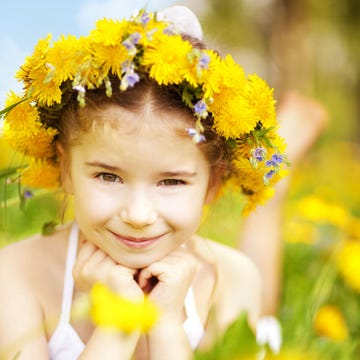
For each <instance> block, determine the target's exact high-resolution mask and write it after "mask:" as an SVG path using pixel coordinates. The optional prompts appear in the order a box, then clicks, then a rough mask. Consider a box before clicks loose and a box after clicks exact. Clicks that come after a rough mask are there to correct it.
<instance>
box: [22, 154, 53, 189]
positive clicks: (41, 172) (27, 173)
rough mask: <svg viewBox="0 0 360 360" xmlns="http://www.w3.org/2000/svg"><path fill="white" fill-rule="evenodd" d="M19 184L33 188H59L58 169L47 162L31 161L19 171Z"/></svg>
mask: <svg viewBox="0 0 360 360" xmlns="http://www.w3.org/2000/svg"><path fill="white" fill-rule="evenodd" d="M20 176H21V182H22V183H23V184H24V185H27V186H30V187H34V188H44V189H53V188H56V187H58V186H59V180H60V169H59V167H58V166H57V165H55V164H53V163H52V162H50V161H47V160H38V159H31V160H30V161H29V166H27V167H26V168H25V169H24V170H21V171H20Z"/></svg>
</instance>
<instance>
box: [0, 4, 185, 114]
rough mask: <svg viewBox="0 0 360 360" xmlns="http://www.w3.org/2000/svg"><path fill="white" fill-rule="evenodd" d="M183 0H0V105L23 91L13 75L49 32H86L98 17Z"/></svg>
mask: <svg viewBox="0 0 360 360" xmlns="http://www.w3.org/2000/svg"><path fill="white" fill-rule="evenodd" d="M182 3H183V1H180V0H8V1H1V3H0V14H1V19H0V49H1V50H0V109H1V108H3V107H4V101H5V98H6V94H7V93H8V92H9V90H10V89H11V90H14V91H15V92H16V93H19V92H21V86H20V84H19V83H18V82H17V81H16V79H15V78H14V76H15V73H16V71H17V70H18V68H19V67H20V65H21V64H22V63H23V62H24V60H25V57H26V56H28V55H30V54H31V53H32V51H33V48H34V46H35V45H36V43H37V42H38V40H39V39H41V38H45V37H46V36H47V35H48V34H49V33H51V34H52V36H53V39H57V38H58V37H59V36H60V35H61V34H64V35H68V34H71V35H77V36H79V35H85V34H87V33H88V31H89V30H90V29H92V28H93V26H94V24H95V22H96V20H97V19H100V18H102V17H104V16H106V17H112V18H123V17H128V16H129V15H131V14H132V13H133V12H134V10H136V9H140V8H147V9H148V10H159V9H162V8H164V7H166V6H169V5H174V4H182Z"/></svg>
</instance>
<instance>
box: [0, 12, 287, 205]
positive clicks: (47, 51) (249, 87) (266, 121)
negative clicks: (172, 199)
mask: <svg viewBox="0 0 360 360" xmlns="http://www.w3.org/2000/svg"><path fill="white" fill-rule="evenodd" d="M50 41H51V36H50V35H49V36H48V37H47V38H46V39H43V40H40V41H39V42H38V44H37V45H36V47H35V49H34V52H33V54H32V55H31V56H29V57H27V59H26V61H25V63H24V64H23V65H22V66H21V68H20V70H19V71H18V73H17V75H16V77H17V78H18V79H19V80H20V81H22V82H23V86H24V92H23V94H22V95H21V96H18V95H16V94H14V93H13V92H11V93H10V94H9V95H8V98H7V102H6V108H5V109H4V110H3V111H2V112H1V113H0V114H1V115H4V116H5V121H4V128H3V136H4V138H6V139H7V140H8V141H9V142H10V144H11V145H12V146H13V147H14V148H15V149H16V150H17V151H19V152H20V153H23V154H24V155H25V156H26V158H27V159H28V165H27V166H26V167H24V168H22V169H20V170H19V172H20V176H19V178H20V180H21V182H22V183H23V184H25V185H28V186H30V187H41V188H51V187H57V186H59V179H60V176H59V164H58V159H57V157H56V152H55V146H54V138H55V136H56V135H57V130H56V129H55V128H53V127H50V126H48V125H46V123H45V122H44V121H43V116H44V113H45V111H44V110H46V112H48V113H49V112H50V113H51V112H53V113H55V114H56V111H61V109H62V107H63V106H64V105H65V104H66V99H67V98H68V97H69V96H68V95H69V93H73V92H77V99H78V102H79V104H80V106H84V105H85V103H86V92H87V91H88V90H92V89H96V88H99V87H100V86H103V87H105V89H106V90H105V91H106V94H107V95H108V96H109V97H110V96H111V95H112V92H113V91H125V90H126V89H128V88H129V87H133V86H136V83H137V82H139V81H140V79H141V76H142V74H147V76H149V77H150V78H152V79H153V80H155V81H156V82H157V83H158V84H159V85H165V86H166V85H171V86H176V87H177V88H178V90H179V93H180V94H181V96H182V99H183V101H184V103H185V104H186V105H187V106H188V107H190V108H191V109H192V110H193V113H194V115H195V118H196V119H195V121H194V127H193V128H191V129H188V133H189V136H191V137H192V139H193V141H194V142H196V143H199V142H201V141H206V139H205V138H204V135H203V131H204V128H203V125H202V121H203V119H205V118H207V117H208V116H209V115H210V114H211V115H212V117H213V128H214V130H215V131H216V132H217V133H218V134H219V135H220V136H222V137H223V138H225V139H226V141H228V142H229V144H230V145H231V149H232V165H233V166H234V167H235V169H236V170H237V171H236V173H234V174H233V176H231V177H230V178H229V180H228V181H227V184H229V185H232V186H235V188H236V190H239V191H241V192H242V193H243V194H245V195H246V197H247V198H248V200H249V201H248V202H247V205H246V206H245V210H250V209H252V208H253V207H254V206H255V205H256V204H257V203H260V202H262V201H263V200H264V199H266V198H267V197H269V195H270V193H271V185H273V184H274V183H275V182H276V181H277V180H278V179H279V178H280V177H281V173H282V171H281V169H282V167H283V165H284V164H286V158H285V156H284V155H283V154H282V152H283V150H284V142H283V140H282V139H281V138H280V137H279V136H278V135H277V133H276V125H277V122H276V117H275V101H274V98H273V89H270V88H269V87H268V85H267V84H266V83H265V81H264V80H262V79H261V78H259V77H258V76H257V75H256V74H254V75H249V76H246V75H245V73H244V71H243V69H242V68H241V67H240V66H239V65H238V64H237V63H236V62H235V61H234V60H233V58H232V57H231V56H230V55H227V56H226V57H224V58H222V57H220V56H219V54H218V53H217V52H216V51H213V50H209V49H198V48H196V47H194V46H193V45H192V44H191V43H190V42H189V41H188V40H186V39H184V38H183V37H182V36H181V34H180V33H179V32H178V31H177V29H176V26H175V25H174V24H172V23H169V22H166V21H160V20H159V19H157V15H156V13H147V12H145V11H140V12H139V13H138V14H137V15H136V16H133V17H131V18H130V20H126V19H123V20H121V21H115V20H110V19H102V20H99V21H98V22H97V24H96V28H95V29H94V30H92V31H91V32H90V34H89V35H88V36H86V37H80V38H76V37H74V36H68V37H64V36H63V37H61V38H60V39H59V40H58V41H56V42H53V44H52V45H51V44H50ZM111 76H116V77H118V78H119V80H120V89H113V87H112V84H111V81H110V77H111Z"/></svg>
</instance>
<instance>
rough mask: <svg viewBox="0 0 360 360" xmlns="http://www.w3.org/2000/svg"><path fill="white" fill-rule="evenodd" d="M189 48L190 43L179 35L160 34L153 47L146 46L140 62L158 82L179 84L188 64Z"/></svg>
mask: <svg viewBox="0 0 360 360" xmlns="http://www.w3.org/2000/svg"><path fill="white" fill-rule="evenodd" d="M191 49H192V47H191V44H190V43H189V42H188V41H184V40H182V38H181V36H171V37H170V36H167V35H165V34H162V35H161V36H159V37H158V38H157V42H156V44H154V47H153V46H152V47H151V48H150V47H148V48H147V50H146V52H145V53H144V57H143V61H142V64H143V65H144V66H145V67H146V66H148V67H149V68H150V71H149V74H150V77H151V78H153V79H154V80H155V81H156V82H157V83H158V84H160V85H169V84H180V83H181V82H182V81H183V80H184V73H187V72H188V69H189V66H190V63H189V59H188V54H189V52H190V51H191Z"/></svg>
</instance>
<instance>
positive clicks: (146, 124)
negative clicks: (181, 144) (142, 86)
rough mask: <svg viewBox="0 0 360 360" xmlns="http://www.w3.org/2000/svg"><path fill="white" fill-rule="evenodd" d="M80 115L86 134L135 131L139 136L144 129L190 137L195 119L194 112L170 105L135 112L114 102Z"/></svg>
mask: <svg viewBox="0 0 360 360" xmlns="http://www.w3.org/2000/svg"><path fill="white" fill-rule="evenodd" d="M80 118H81V119H80V121H81V122H83V123H84V124H82V125H83V126H81V127H82V128H83V129H84V132H85V134H86V133H90V132H98V131H102V132H106V133H111V132H114V131H117V132H121V133H123V134H131V133H133V132H135V133H136V134H137V135H138V136H139V137H141V136H142V135H141V134H142V133H143V132H144V131H145V132H149V131H151V132H153V133H154V136H155V135H156V136H159V137H166V136H178V137H181V138H188V137H189V135H188V130H187V129H188V128H191V127H193V125H194V121H195V118H194V116H193V115H192V114H189V113H187V112H183V111H180V110H178V109H172V108H168V109H162V110H160V111H159V110H156V109H154V108H153V107H151V106H144V107H142V108H141V109H137V110H136V111H132V110H128V109H126V108H124V107H121V106H119V105H116V104H111V103H110V104H106V105H104V106H102V107H99V108H90V109H86V110H85V112H83V113H82V114H81V116H80ZM82 135H84V134H82ZM80 137H81V134H80Z"/></svg>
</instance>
